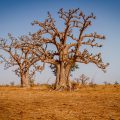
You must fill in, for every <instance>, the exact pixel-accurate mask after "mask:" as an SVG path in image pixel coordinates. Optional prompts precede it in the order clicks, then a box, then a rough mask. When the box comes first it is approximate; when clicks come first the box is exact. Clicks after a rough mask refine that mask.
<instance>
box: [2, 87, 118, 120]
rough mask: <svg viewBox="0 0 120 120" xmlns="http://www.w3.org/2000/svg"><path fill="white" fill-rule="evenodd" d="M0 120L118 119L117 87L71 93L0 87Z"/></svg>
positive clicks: (37, 88) (35, 88) (43, 88)
mask: <svg viewBox="0 0 120 120" xmlns="http://www.w3.org/2000/svg"><path fill="white" fill-rule="evenodd" d="M0 120H120V86H110V85H109V86H97V87H95V88H91V87H85V88H81V89H80V90H77V91H73V92H65V91H64V92H58V91H50V90H47V89H46V88H45V86H44V87H33V88H30V89H22V88H17V87H0Z"/></svg>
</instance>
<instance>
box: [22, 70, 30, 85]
mask: <svg viewBox="0 0 120 120" xmlns="http://www.w3.org/2000/svg"><path fill="white" fill-rule="evenodd" d="M21 87H30V84H29V72H28V71H27V72H22V73H21Z"/></svg>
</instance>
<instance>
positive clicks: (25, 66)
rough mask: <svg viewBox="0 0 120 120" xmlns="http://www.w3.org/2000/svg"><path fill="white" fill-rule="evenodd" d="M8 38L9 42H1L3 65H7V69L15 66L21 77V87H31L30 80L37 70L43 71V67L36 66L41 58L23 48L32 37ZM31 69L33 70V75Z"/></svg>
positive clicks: (3, 40)
mask: <svg viewBox="0 0 120 120" xmlns="http://www.w3.org/2000/svg"><path fill="white" fill-rule="evenodd" d="M8 37H9V39H8V40H5V39H1V40H0V50H1V53H2V55H0V59H1V63H5V69H7V68H9V67H13V66H15V67H16V69H15V74H16V75H18V76H19V77H20V79H21V86H22V87H29V86H30V84H29V79H31V77H32V76H33V75H34V74H35V71H36V70H42V69H43V67H42V66H38V64H36V62H38V61H39V58H38V57H37V56H35V55H34V54H32V53H31V50H30V49H29V48H28V47H23V46H22V44H23V43H25V42H26V41H30V37H28V36H21V37H19V38H18V39H17V38H15V37H13V36H12V35H11V34H8ZM30 68H32V72H31V73H30ZM30 74H31V75H30Z"/></svg>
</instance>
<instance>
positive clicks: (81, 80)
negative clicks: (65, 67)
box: [75, 74, 90, 85]
mask: <svg viewBox="0 0 120 120" xmlns="http://www.w3.org/2000/svg"><path fill="white" fill-rule="evenodd" d="M89 79H90V78H89V77H87V76H86V75H84V74H82V75H81V76H80V77H79V78H75V80H76V81H77V83H80V84H81V85H86V84H87V82H88V80H89Z"/></svg>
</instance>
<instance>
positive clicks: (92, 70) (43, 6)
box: [0, 0, 120, 84]
mask: <svg viewBox="0 0 120 120" xmlns="http://www.w3.org/2000/svg"><path fill="white" fill-rule="evenodd" d="M119 6H120V0H0V37H4V38H7V34H8V33H12V34H13V35H15V36H20V35H22V34H28V32H34V31H35V30H36V29H37V28H36V27H33V26H31V22H32V21H34V20H36V19H37V20H42V19H44V18H45V17H46V16H47V11H50V12H51V13H52V15H53V17H54V18H56V19H57V11H58V10H59V9H60V8H64V9H65V10H68V9H70V8H80V9H81V10H82V11H83V12H84V13H85V14H89V13H91V12H93V13H94V14H95V15H96V16H97V19H96V20H95V21H94V22H93V26H92V28H91V30H93V31H96V32H97V33H100V34H104V35H105V36H106V40H105V41H104V46H103V48H101V49H100V51H101V52H102V54H103V55H102V56H103V60H104V61H105V62H109V63H110V66H109V67H108V69H107V73H103V72H102V71H101V70H99V69H98V68H97V67H96V66H95V65H93V64H90V65H83V64H80V69H79V70H77V71H76V72H74V73H73V77H78V76H79V75H80V74H82V73H84V74H86V75H87V76H89V77H94V80H95V82H97V83H103V82H104V81H108V82H114V81H115V80H117V81H118V82H120V72H119V71H120V70H119V68H120V55H119V51H120V40H119V39H120V30H119V28H120V23H119V21H120V13H119V12H120V7H119ZM49 78H50V80H52V79H54V77H53V75H52V73H51V72H50V70H49V69H48V67H46V70H45V71H44V72H43V73H42V74H37V75H36V81H37V82H41V83H43V82H46V81H47V80H48V79H49ZM11 81H15V82H16V83H19V79H18V78H17V76H16V75H15V74H14V73H13V72H12V71H11V69H9V70H4V68H3V65H0V84H7V83H10V82H11Z"/></svg>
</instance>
